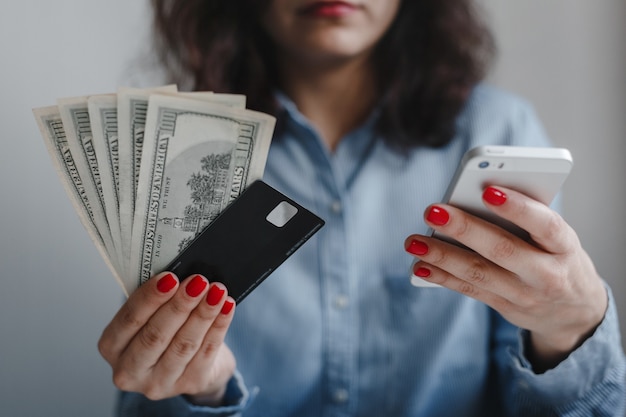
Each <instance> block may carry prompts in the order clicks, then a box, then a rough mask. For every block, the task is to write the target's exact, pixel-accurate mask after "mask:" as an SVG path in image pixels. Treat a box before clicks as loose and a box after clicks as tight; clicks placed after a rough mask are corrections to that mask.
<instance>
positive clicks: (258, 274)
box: [165, 180, 324, 303]
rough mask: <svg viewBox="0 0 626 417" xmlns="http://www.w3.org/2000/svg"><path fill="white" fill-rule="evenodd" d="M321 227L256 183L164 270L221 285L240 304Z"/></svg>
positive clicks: (302, 210)
mask: <svg viewBox="0 0 626 417" xmlns="http://www.w3.org/2000/svg"><path fill="white" fill-rule="evenodd" d="M322 226H324V220H322V219H321V218H319V217H318V216H316V215H315V214H313V213H311V212H310V211H309V210H307V209H305V208H304V207H302V206H301V205H299V204H298V203H296V202H295V201H293V200H291V199H290V198H288V197H286V196H285V195H284V194H282V193H280V192H279V191H277V190H275V189H274V188H272V187H270V186H269V185H267V184H266V183H264V182H263V181H260V180H259V181H255V182H253V183H252V184H250V186H248V188H246V189H245V190H244V191H243V192H242V193H241V195H240V196H239V197H237V199H236V200H234V201H233V202H232V203H231V204H230V205H229V206H228V207H226V209H225V210H224V211H222V213H220V214H219V216H218V217H216V218H215V220H213V221H212V222H211V223H210V224H209V225H208V226H207V227H206V228H205V229H204V230H203V231H202V232H201V233H200V234H199V235H198V236H197V237H196V238H195V239H194V240H193V241H192V242H191V243H190V244H189V246H188V247H187V248H186V249H184V250H183V251H182V252H181V253H180V254H179V255H178V256H177V257H176V258H175V259H174V260H173V261H172V262H171V263H170V264H169V265H168V266H167V267H166V268H165V270H167V271H172V272H174V273H175V274H176V275H177V276H178V277H180V278H181V279H184V278H186V277H188V276H189V275H192V274H202V275H204V276H205V277H206V278H207V279H208V280H209V281H211V282H213V281H217V282H221V283H223V284H224V285H225V286H226V288H227V289H228V295H230V296H231V297H233V298H234V299H235V301H236V302H237V303H240V302H241V301H242V300H243V299H244V298H245V297H246V296H247V295H248V294H250V292H251V291H252V290H253V289H255V288H256V287H257V286H258V285H259V284H260V283H261V282H263V280H264V279H265V278H267V277H268V276H269V275H270V274H271V273H272V272H273V271H274V270H275V269H276V268H278V266H279V265H281V264H282V263H283V262H284V261H285V260H286V259H287V258H289V257H290V256H291V255H292V254H293V253H294V252H295V251H296V250H297V249H298V248H299V247H300V246H302V244H304V242H306V241H307V240H308V239H309V238H310V237H311V236H313V235H314V234H315V233H316V232H317V231H318V230H320V229H321V228H322Z"/></svg>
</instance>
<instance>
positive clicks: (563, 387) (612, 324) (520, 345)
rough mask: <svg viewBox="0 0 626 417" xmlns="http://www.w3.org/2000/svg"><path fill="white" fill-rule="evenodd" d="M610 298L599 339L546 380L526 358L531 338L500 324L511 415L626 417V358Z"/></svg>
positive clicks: (503, 375)
mask: <svg viewBox="0 0 626 417" xmlns="http://www.w3.org/2000/svg"><path fill="white" fill-rule="evenodd" d="M607 292H608V297H609V307H608V309H607V312H606V314H605V317H604V319H603V321H602V323H601V324H600V326H599V327H598V328H597V329H596V331H595V332H594V334H593V335H592V336H591V337H590V338H589V339H587V340H586V341H585V342H584V343H583V344H582V345H581V346H580V347H579V348H578V349H576V350H575V351H574V352H572V353H571V354H570V355H569V356H568V357H567V358H566V359H565V360H564V361H563V362H561V363H560V364H559V365H557V366H556V367H555V368H553V369H551V370H548V371H546V372H545V373H543V374H535V373H534V372H533V370H532V367H531V365H530V363H529V361H528V359H527V358H526V357H525V356H524V344H525V339H526V338H527V337H528V332H525V331H520V330H519V329H516V328H514V327H513V326H510V325H509V326H507V325H506V324H504V319H501V326H500V328H499V329H498V330H497V332H500V334H499V335H498V336H497V339H499V346H498V347H497V352H496V360H497V362H498V367H499V374H500V380H501V381H502V382H504V383H502V384H500V386H501V387H502V389H504V390H505V392H503V398H504V406H505V409H506V410H507V415H510V416H520V417H522V416H524V417H533V416H562V417H583V416H599V417H623V416H624V412H625V411H626V357H625V356H624V351H623V349H622V345H621V339H620V331H619V326H618V318H617V310H616V306H615V301H614V299H613V296H612V294H611V291H610V289H609V288H608V287H607ZM507 327H508V328H507Z"/></svg>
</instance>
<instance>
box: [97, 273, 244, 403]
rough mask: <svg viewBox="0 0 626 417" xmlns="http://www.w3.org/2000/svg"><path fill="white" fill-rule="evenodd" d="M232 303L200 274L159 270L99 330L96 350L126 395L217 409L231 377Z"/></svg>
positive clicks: (217, 287)
mask: <svg viewBox="0 0 626 417" xmlns="http://www.w3.org/2000/svg"><path fill="white" fill-rule="evenodd" d="M234 305H235V302H234V300H233V299H232V298H231V297H228V296H227V293H226V288H225V287H224V285H222V284H219V283H211V284H209V282H208V281H207V279H206V278H205V277H203V276H201V275H195V276H191V277H189V278H188V279H186V280H184V281H183V282H182V283H179V281H178V278H177V277H176V276H175V275H174V274H172V273H169V272H163V273H161V274H158V275H156V276H154V277H153V278H152V279H150V280H148V281H147V282H146V283H145V284H143V285H142V286H140V287H139V288H138V289H137V290H136V291H135V292H134V293H132V294H131V296H130V297H129V298H128V300H127V301H126V303H124V305H123V306H122V307H121V308H120V310H119V311H118V312H117V314H116V315H115V317H113V320H112V321H111V323H109V325H108V326H107V327H106V328H105V329H104V331H103V333H102V336H101V337H100V341H99V342H98V349H99V350H100V353H101V354H102V356H103V357H104V359H105V360H106V361H107V362H108V363H109V364H110V365H111V367H112V368H113V382H114V384H115V385H116V386H117V387H118V388H119V389H121V390H123V391H133V392H140V393H142V394H144V395H145V396H146V397H148V398H149V399H151V400H159V399H164V398H169V397H174V396H177V395H180V394H187V395H189V396H190V399H191V401H192V402H194V403H198V404H202V405H209V406H218V405H220V403H221V401H222V399H223V397H224V393H225V391H226V385H227V383H228V381H229V380H230V378H231V377H232V375H233V373H234V371H235V358H234V356H233V354H232V352H231V351H230V349H229V348H228V347H227V346H226V344H225V343H224V336H225V335H226V331H227V330H228V327H229V325H230V323H231V320H232V317H233V312H234V308H233V307H234Z"/></svg>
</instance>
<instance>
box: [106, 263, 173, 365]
mask: <svg viewBox="0 0 626 417" xmlns="http://www.w3.org/2000/svg"><path fill="white" fill-rule="evenodd" d="M177 285H178V278H177V277H176V275H174V274H172V273H170V272H162V273H160V274H158V275H155V276H154V277H152V278H151V279H149V280H148V281H146V282H145V283H144V284H143V285H141V286H140V287H139V288H137V289H136V290H135V291H134V292H133V293H132V294H131V295H130V297H128V300H126V302H125V303H124V305H122V307H121V308H120V309H119V311H118V312H117V314H116V315H115V316H114V317H113V319H112V320H111V322H110V323H109V325H108V326H107V327H106V328H105V329H104V331H103V332H102V336H101V337H100V341H99V342H98V349H99V350H100V353H101V354H102V356H103V357H104V359H106V360H107V361H108V362H109V363H111V364H114V363H115V362H116V361H117V358H118V357H119V355H120V354H121V352H123V351H124V350H125V349H126V347H127V346H128V344H129V343H130V341H131V340H132V339H133V338H134V337H135V335H136V334H137V332H138V331H139V330H140V329H141V328H142V327H143V326H144V325H145V324H146V323H147V322H148V320H149V319H150V317H152V315H153V314H154V313H155V312H156V311H157V310H158V309H159V308H160V307H161V306H162V305H163V304H164V303H166V302H167V301H168V300H169V299H170V298H172V297H173V296H174V294H175V293H176V291H174V289H175V288H176V286H177Z"/></svg>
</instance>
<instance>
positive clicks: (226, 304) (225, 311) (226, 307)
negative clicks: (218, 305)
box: [220, 300, 235, 315]
mask: <svg viewBox="0 0 626 417" xmlns="http://www.w3.org/2000/svg"><path fill="white" fill-rule="evenodd" d="M233 307H235V302H234V301H231V300H226V301H224V305H223V306H222V310H221V311H220V313H222V314H223V315H227V314H228V313H230V311H231V310H232V309H233Z"/></svg>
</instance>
